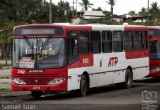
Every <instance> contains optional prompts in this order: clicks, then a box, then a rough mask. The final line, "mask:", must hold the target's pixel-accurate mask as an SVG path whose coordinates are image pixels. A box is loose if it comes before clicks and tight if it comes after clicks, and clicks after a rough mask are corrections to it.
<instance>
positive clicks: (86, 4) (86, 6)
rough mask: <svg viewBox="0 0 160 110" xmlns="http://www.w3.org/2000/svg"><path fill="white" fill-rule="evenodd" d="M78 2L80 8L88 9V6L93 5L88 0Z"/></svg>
mask: <svg viewBox="0 0 160 110" xmlns="http://www.w3.org/2000/svg"><path fill="white" fill-rule="evenodd" d="M79 4H80V6H81V7H82V10H83V9H85V10H88V8H92V6H93V3H90V1H89V0H82V3H79Z"/></svg>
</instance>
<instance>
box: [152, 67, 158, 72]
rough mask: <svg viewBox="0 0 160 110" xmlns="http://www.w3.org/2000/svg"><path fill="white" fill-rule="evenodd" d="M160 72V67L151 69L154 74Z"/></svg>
mask: <svg viewBox="0 0 160 110" xmlns="http://www.w3.org/2000/svg"><path fill="white" fill-rule="evenodd" d="M159 71H160V67H156V68H153V69H151V70H150V72H151V73H152V72H153V73H154V72H159Z"/></svg>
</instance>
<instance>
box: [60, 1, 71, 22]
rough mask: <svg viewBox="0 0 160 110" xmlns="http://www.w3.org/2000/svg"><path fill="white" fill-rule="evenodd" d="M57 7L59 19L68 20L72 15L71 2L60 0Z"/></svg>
mask: <svg viewBox="0 0 160 110" xmlns="http://www.w3.org/2000/svg"><path fill="white" fill-rule="evenodd" d="M57 8H58V12H57V17H58V19H59V21H61V22H68V21H69V20H70V18H71V16H72V11H71V9H70V4H69V3H68V2H67V1H66V2H64V1H62V0H60V2H58V6H57Z"/></svg>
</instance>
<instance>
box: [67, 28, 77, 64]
mask: <svg viewBox="0 0 160 110" xmlns="http://www.w3.org/2000/svg"><path fill="white" fill-rule="evenodd" d="M67 35H68V39H67V44H68V46H67V47H68V57H69V58H68V59H69V64H72V63H74V62H75V61H77V60H78V33H77V32H76V31H71V32H68V34H67Z"/></svg>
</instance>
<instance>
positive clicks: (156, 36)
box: [148, 26, 160, 77]
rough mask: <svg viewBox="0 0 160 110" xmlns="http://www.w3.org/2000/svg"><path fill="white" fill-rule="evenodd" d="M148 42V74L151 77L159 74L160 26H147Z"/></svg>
mask: <svg viewBox="0 0 160 110" xmlns="http://www.w3.org/2000/svg"><path fill="white" fill-rule="evenodd" d="M148 33H149V44H150V74H149V76H151V77H158V76H160V26H149V27H148Z"/></svg>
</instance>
